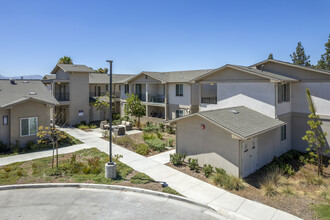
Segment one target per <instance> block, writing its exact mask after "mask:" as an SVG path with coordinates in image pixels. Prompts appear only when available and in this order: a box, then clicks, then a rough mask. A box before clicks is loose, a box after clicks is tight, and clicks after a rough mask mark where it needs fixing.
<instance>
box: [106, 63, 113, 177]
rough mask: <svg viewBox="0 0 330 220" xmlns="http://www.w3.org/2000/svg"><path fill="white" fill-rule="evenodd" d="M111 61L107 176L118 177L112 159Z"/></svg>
mask: <svg viewBox="0 0 330 220" xmlns="http://www.w3.org/2000/svg"><path fill="white" fill-rule="evenodd" d="M107 62H108V63H110V74H109V78H110V82H109V83H110V85H109V88H110V91H109V93H110V94H109V96H110V97H109V101H110V110H109V162H108V163H106V164H105V177H106V178H108V179H110V178H111V179H115V178H116V163H115V162H113V161H112V62H113V61H112V60H107Z"/></svg>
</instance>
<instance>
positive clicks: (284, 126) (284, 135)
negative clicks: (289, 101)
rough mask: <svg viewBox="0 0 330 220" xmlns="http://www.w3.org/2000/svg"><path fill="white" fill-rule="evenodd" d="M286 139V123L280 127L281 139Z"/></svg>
mask: <svg viewBox="0 0 330 220" xmlns="http://www.w3.org/2000/svg"><path fill="white" fill-rule="evenodd" d="M285 140H286V125H283V126H282V127H281V141H285Z"/></svg>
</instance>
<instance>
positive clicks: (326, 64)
mask: <svg viewBox="0 0 330 220" xmlns="http://www.w3.org/2000/svg"><path fill="white" fill-rule="evenodd" d="M324 46H325V53H324V54H322V55H321V59H320V60H319V61H318V63H317V65H316V68H318V69H323V70H330V35H329V39H328V42H326V43H325V44H324Z"/></svg>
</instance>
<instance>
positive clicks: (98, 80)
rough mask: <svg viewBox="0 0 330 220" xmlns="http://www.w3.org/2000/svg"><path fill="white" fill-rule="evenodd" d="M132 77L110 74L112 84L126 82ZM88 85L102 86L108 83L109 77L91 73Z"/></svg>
mask: <svg viewBox="0 0 330 220" xmlns="http://www.w3.org/2000/svg"><path fill="white" fill-rule="evenodd" d="M132 76H133V75H131V74H112V82H113V83H118V82H120V81H121V80H126V79H128V78H130V77H132ZM89 83H90V84H102V83H109V75H108V74H102V73H91V74H89Z"/></svg>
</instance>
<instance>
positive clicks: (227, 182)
mask: <svg viewBox="0 0 330 220" xmlns="http://www.w3.org/2000/svg"><path fill="white" fill-rule="evenodd" d="M212 181H213V182H214V184H216V185H219V186H221V187H223V188H225V189H227V190H237V191H238V190H240V189H244V188H245V186H244V182H243V180H242V179H240V178H237V177H234V176H231V175H227V174H226V173H223V172H216V173H214V175H213V176H212Z"/></svg>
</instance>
